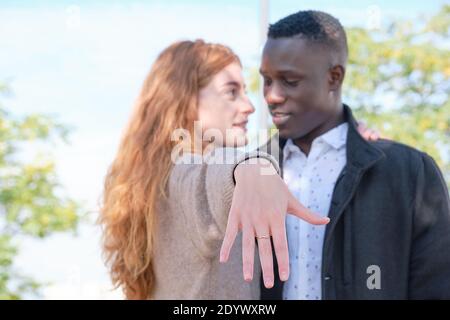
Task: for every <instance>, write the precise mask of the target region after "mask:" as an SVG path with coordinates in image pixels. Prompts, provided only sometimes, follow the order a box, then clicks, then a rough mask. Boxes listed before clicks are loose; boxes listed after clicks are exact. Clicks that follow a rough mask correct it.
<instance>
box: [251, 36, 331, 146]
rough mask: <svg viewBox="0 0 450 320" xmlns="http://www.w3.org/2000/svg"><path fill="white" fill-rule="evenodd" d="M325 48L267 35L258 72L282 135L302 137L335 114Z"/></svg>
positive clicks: (274, 121)
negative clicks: (262, 79)
mask: <svg viewBox="0 0 450 320" xmlns="http://www.w3.org/2000/svg"><path fill="white" fill-rule="evenodd" d="M330 67H331V65H330V59H329V53H328V51H327V50H326V49H325V48H322V47H320V46H318V45H314V44H311V43H310V42H308V41H307V40H304V39H300V38H278V39H271V38H269V39H268V41H267V42H266V45H265V47H264V51H263V57H262V63H261V68H260V72H261V75H262V76H263V78H264V98H265V99H266V101H267V104H268V105H269V109H270V112H271V115H272V120H273V123H274V124H275V125H276V127H277V128H278V130H279V131H280V136H281V137H282V138H285V139H288V138H290V139H297V138H302V137H304V136H306V135H308V134H310V133H312V132H313V131H314V130H317V129H318V128H320V127H321V126H323V125H324V124H325V123H326V122H327V121H328V120H329V119H330V118H332V117H333V116H334V115H335V114H336V107H335V105H334V104H333V103H332V101H333V100H332V93H331V91H332V89H331V87H330V74H329V70H330Z"/></svg>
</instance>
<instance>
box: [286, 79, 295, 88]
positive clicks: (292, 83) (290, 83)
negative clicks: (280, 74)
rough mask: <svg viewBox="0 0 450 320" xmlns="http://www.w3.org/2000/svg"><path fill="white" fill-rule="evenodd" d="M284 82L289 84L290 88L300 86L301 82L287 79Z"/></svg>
mask: <svg viewBox="0 0 450 320" xmlns="http://www.w3.org/2000/svg"><path fill="white" fill-rule="evenodd" d="M283 82H284V83H285V84H287V85H288V86H291V87H295V86H296V85H298V83H299V80H287V79H284V80H283Z"/></svg>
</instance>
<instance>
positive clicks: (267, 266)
mask: <svg viewBox="0 0 450 320" xmlns="http://www.w3.org/2000/svg"><path fill="white" fill-rule="evenodd" d="M256 239H257V241H258V249H259V260H260V261H261V268H262V273H263V279H264V286H265V287H266V288H268V289H269V288H272V287H273V283H274V276H273V256H272V245H271V243H270V242H271V241H270V230H269V228H268V227H267V228H260V229H259V230H256Z"/></svg>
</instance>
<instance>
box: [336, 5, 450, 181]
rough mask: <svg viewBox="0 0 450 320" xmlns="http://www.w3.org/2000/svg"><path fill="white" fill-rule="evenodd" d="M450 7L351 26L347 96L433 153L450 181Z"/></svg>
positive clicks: (371, 118)
mask: <svg viewBox="0 0 450 320" xmlns="http://www.w3.org/2000/svg"><path fill="white" fill-rule="evenodd" d="M449 27H450V6H448V5H446V6H444V7H442V8H441V10H440V11H439V12H438V13H437V14H436V15H434V16H432V17H429V18H426V17H421V18H420V19H416V20H415V21H414V22H412V21H396V22H392V23H390V24H389V26H387V27H386V28H383V29H381V30H376V31H374V30H372V31H369V30H366V29H362V28H351V29H349V30H348V39H349V48H350V54H349V65H348V68H347V75H346V81H345V87H344V95H345V99H346V100H347V101H349V102H350V104H351V105H352V106H353V108H354V109H355V110H356V113H357V115H358V116H360V117H361V118H363V119H365V120H366V121H367V122H368V124H369V125H370V126H372V127H374V128H377V129H379V130H380V131H381V133H382V134H383V135H384V136H386V137H389V138H390V139H393V140H397V141H400V142H403V143H406V144H408V145H411V146H413V147H415V148H418V149H420V150H422V151H425V152H427V153H428V154H430V155H431V156H432V157H433V158H434V159H436V161H437V162H438V163H439V165H440V166H441V168H442V169H443V170H444V173H445V175H446V178H447V181H448V182H450V159H449V155H450V101H449V89H450V51H449V50H448V48H449V45H450V41H449Z"/></svg>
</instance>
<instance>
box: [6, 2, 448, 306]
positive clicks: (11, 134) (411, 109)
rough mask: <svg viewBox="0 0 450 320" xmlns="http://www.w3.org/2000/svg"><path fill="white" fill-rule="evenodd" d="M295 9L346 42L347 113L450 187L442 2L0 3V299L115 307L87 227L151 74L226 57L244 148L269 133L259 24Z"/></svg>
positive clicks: (91, 227) (96, 235) (96, 233)
mask: <svg viewBox="0 0 450 320" xmlns="http://www.w3.org/2000/svg"><path fill="white" fill-rule="evenodd" d="M337 3H339V5H338V4H337ZM306 9H315V10H322V11H326V12H328V13H330V14H332V15H334V16H336V17H337V18H338V19H339V20H340V21H341V23H342V24H343V25H344V27H345V28H346V30H347V36H348V39H349V47H350V62H349V65H348V69H347V76H346V81H345V86H344V101H345V102H346V103H348V104H349V105H350V106H351V107H353V109H355V110H356V113H357V115H358V116H359V117H360V118H361V119H363V120H364V121H365V122H366V123H367V124H368V125H369V126H370V127H372V128H374V129H377V130H379V131H380V132H381V133H382V134H383V135H385V136H386V137H389V138H392V139H396V140H399V141H401V142H404V143H407V144H409V145H412V146H413V147H416V148H418V149H421V150H423V151H426V152H427V153H429V154H430V155H432V156H433V157H434V158H435V159H436V160H437V162H438V163H439V165H440V167H441V169H442V171H443V172H444V175H445V179H446V181H447V184H450V102H449V89H450V80H449V78H450V41H449V26H450V4H449V2H448V1H440V0H429V1H412V0H408V1H406V0H398V1H375V0H373V1H366V0H358V1H356V0H347V1H345V2H341V1H340V2H336V1H325V0H315V1H307V0H304V1H288V0H277V1H269V0H262V1H258V0H246V1H238V0H227V1H213V0H209V1H206V0H196V1H194V0H191V1H187V0H186V1H182V0H179V1H157V0H148V1H112V0H110V1H106V0H105V1H102V0H96V1H87V0H86V1H65V0H60V1H31V0H30V1H27V0H22V1H20V0H18V1H6V0H0V299H35V298H38V299H121V298H122V293H121V292H120V290H113V288H112V285H111V283H110V280H109V276H108V273H107V270H106V268H105V267H104V265H103V261H102V258H101V252H100V229H99V228H98V227H97V226H95V220H96V218H97V215H98V207H99V199H100V196H101V192H102V183H103V178H104V176H105V173H106V170H107V168H108V166H109V164H110V162H111V161H112V159H113V157H114V155H115V152H116V148H117V146H118V143H119V139H120V135H121V133H122V130H123V128H124V126H125V124H126V121H127V119H128V116H129V114H130V110H131V107H132V105H133V102H134V99H135V98H136V97H137V95H138V92H139V91H140V87H141V84H142V82H143V80H144V77H145V76H146V74H147V72H148V71H149V69H150V67H151V65H152V62H153V61H154V59H155V58H156V56H157V55H158V53H159V52H160V51H161V50H163V49H164V48H165V47H166V46H167V45H169V44H170V43H172V42H174V41H177V40H182V39H196V38H203V39H205V40H207V41H211V42H219V43H223V44H226V45H228V46H230V47H231V48H232V49H233V50H234V51H235V52H236V53H237V54H238V55H239V56H240V57H241V59H242V61H243V64H244V67H245V75H246V80H247V83H248V85H249V87H250V93H251V98H252V100H253V102H254V104H255V106H256V108H257V113H256V115H253V116H252V117H251V121H250V125H249V134H250V136H251V137H252V136H254V135H255V134H256V131H257V129H260V128H267V127H270V126H271V123H270V119H269V117H267V112H266V108H265V107H266V106H265V105H264V103H263V99H262V98H261V95H260V79H259V75H258V73H257V70H258V67H259V59H260V53H261V48H262V44H263V42H264V35H265V32H266V29H267V24H268V23H273V22H275V21H277V20H278V19H280V18H282V17H284V16H286V15H288V14H291V13H294V12H296V11H298V10H306Z"/></svg>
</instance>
